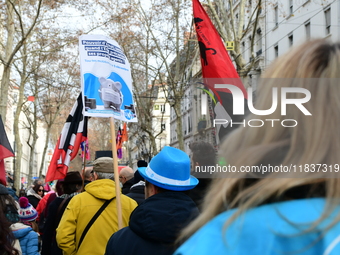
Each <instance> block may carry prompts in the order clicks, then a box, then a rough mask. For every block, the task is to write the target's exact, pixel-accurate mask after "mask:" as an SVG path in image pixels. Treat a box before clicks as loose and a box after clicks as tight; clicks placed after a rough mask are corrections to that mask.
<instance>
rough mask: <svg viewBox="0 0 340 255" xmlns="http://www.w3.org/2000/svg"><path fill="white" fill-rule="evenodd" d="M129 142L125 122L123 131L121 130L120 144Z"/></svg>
mask: <svg viewBox="0 0 340 255" xmlns="http://www.w3.org/2000/svg"><path fill="white" fill-rule="evenodd" d="M128 140H129V137H128V133H127V126H126V122H125V123H124V126H123V130H122V143H123V142H127V141H128Z"/></svg>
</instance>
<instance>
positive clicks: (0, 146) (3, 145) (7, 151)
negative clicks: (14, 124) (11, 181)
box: [0, 115, 14, 185]
mask: <svg viewBox="0 0 340 255" xmlns="http://www.w3.org/2000/svg"><path fill="white" fill-rule="evenodd" d="M8 157H14V151H13V150H12V147H11V144H10V143H9V141H8V138H7V135H6V131H5V127H4V123H3V122H2V118H1V115H0V183H2V184H3V185H6V184H7V181H6V169H5V158H8Z"/></svg>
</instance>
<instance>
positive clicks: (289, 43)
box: [288, 34, 293, 47]
mask: <svg viewBox="0 0 340 255" xmlns="http://www.w3.org/2000/svg"><path fill="white" fill-rule="evenodd" d="M288 45H289V47H292V46H293V34H289V35H288Z"/></svg>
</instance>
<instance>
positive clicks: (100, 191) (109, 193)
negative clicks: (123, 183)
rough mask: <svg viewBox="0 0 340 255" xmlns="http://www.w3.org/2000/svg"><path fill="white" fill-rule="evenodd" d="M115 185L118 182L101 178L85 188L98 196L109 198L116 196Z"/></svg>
mask: <svg viewBox="0 0 340 255" xmlns="http://www.w3.org/2000/svg"><path fill="white" fill-rule="evenodd" d="M112 185H113V188H112ZM115 187H116V184H115V182H114V181H112V180H109V179H101V180H96V181H93V182H91V183H89V184H87V185H86V187H85V190H86V191H87V192H88V193H90V194H91V195H92V196H94V197H96V198H99V199H105V200H109V199H111V198H113V197H116V189H115Z"/></svg>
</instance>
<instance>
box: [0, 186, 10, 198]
mask: <svg viewBox="0 0 340 255" xmlns="http://www.w3.org/2000/svg"><path fill="white" fill-rule="evenodd" d="M8 194H9V193H8V190H7V188H6V187H5V186H4V185H2V184H0V195H8Z"/></svg>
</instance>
